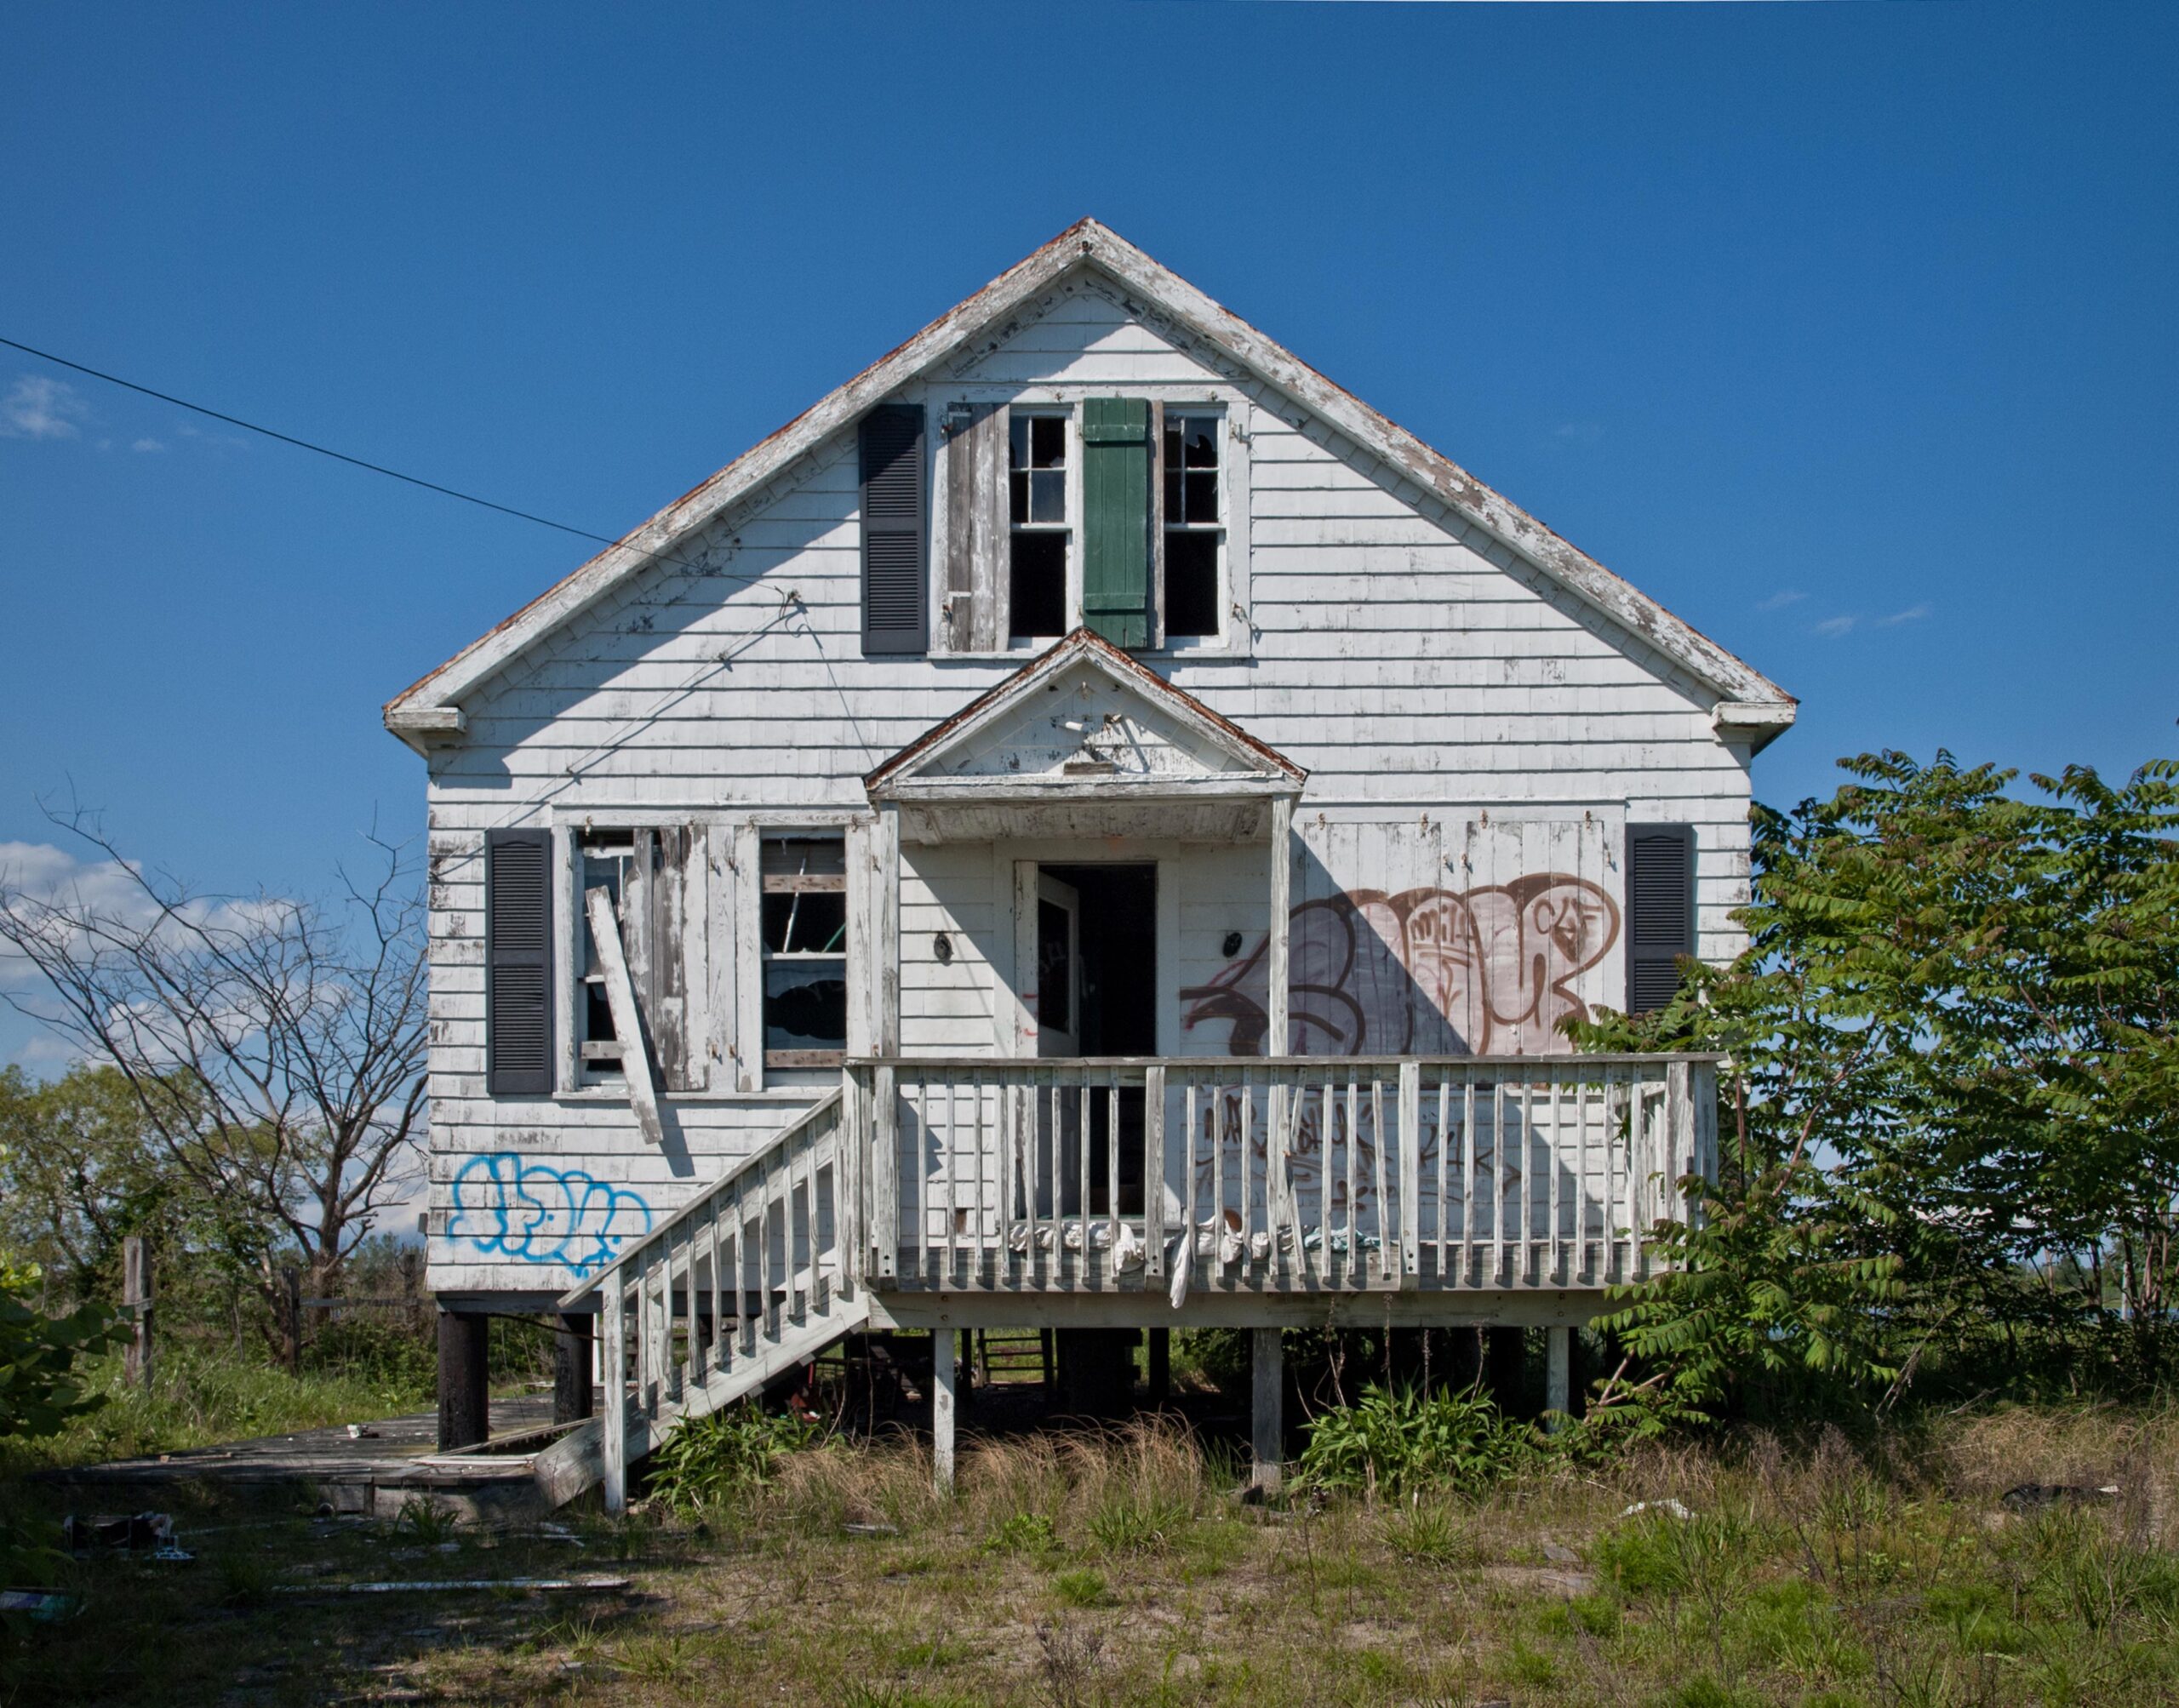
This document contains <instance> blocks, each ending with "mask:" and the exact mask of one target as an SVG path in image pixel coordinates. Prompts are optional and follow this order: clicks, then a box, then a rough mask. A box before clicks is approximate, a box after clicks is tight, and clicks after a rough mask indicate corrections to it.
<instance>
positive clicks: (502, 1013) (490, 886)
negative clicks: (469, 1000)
mask: <svg viewBox="0 0 2179 1708" xmlns="http://www.w3.org/2000/svg"><path fill="white" fill-rule="evenodd" d="M484 968H485V971H484V1088H485V1090H486V1091H487V1092H488V1093H489V1094H491V1095H492V1096H495V1097H541V1096H544V1095H546V1094H548V1093H550V1092H551V1090H552V832H551V831H541V830H540V831H490V832H489V834H488V835H487V836H486V837H485V839H484Z"/></svg>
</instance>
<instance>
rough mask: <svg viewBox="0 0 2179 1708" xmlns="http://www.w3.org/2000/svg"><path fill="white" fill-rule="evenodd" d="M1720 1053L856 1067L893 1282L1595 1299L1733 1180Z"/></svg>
mask: <svg viewBox="0 0 2179 1708" xmlns="http://www.w3.org/2000/svg"><path fill="white" fill-rule="evenodd" d="M1716 1061H1717V1058H1715V1057H1712V1056H1696V1055H1675V1056H1661V1055H1642V1056H1594V1055H1590V1056H1525V1057H1516V1058H1506V1059H1491V1058H1477V1057H1457V1058H1448V1059H1442V1060H1441V1059H1420V1060H1418V1059H1415V1058H1387V1059H1358V1058H1325V1057H1291V1058H1279V1059H1272V1060H1263V1059H1258V1060H1237V1059H1229V1058H1167V1059H1162V1060H1141V1059H1129V1060H1041V1061H1008V1060H992V1059H989V1058H976V1059H968V1058H961V1059H915V1058H888V1059H879V1060H861V1061H856V1062H854V1063H852V1064H850V1065H849V1068H848V1071H847V1075H848V1086H849V1098H850V1103H851V1105H852V1116H851V1118H852V1120H853V1122H854V1125H855V1129H856V1131H857V1133H858V1134H859V1135H867V1140H868V1152H867V1154H868V1156H869V1158H870V1165H871V1166H870V1173H869V1176H868V1180H869V1191H870V1197H869V1200H868V1206H869V1208H868V1222H867V1227H868V1233H869V1240H868V1243H867V1245H866V1247H865V1248H864V1250H865V1251H866V1254H867V1259H868V1263H869V1280H870V1282H871V1283H872V1285H874V1286H876V1287H877V1288H881V1289H883V1288H947V1289H956V1288H959V1289H969V1288H992V1289H998V1290H1007V1291H1016V1290H1022V1291H1044V1290H1059V1291H1078V1290H1085V1289H1087V1290H1107V1289H1113V1288H1147V1287H1159V1288H1166V1289H1168V1290H1169V1291H1170V1293H1171V1294H1172V1295H1173V1299H1174V1302H1175V1304H1176V1305H1177V1304H1178V1303H1180V1302H1181V1300H1182V1299H1183V1298H1184V1297H1185V1294H1187V1291H1189V1290H1190V1289H1192V1288H1226V1289H1248V1290H1272V1291H1279V1290H1287V1289H1313V1288H1393V1289H1407V1288H1494V1289H1503V1288H1568V1287H1594V1286H1601V1285H1604V1284H1605V1283H1607V1282H1616V1281H1626V1280H1631V1279H1635V1278H1638V1277H1641V1276H1643V1275H1646V1274H1647V1273H1649V1272H1650V1262H1651V1260H1650V1256H1649V1254H1648V1253H1647V1252H1646V1250H1645V1248H1644V1242H1643V1235H1644V1231H1646V1230H1648V1229H1649V1228H1650V1226H1651V1225H1652V1224H1654V1223H1655V1222H1656V1220H1658V1219H1659V1218H1660V1217H1665V1216H1679V1217H1688V1216H1691V1215H1692V1214H1695V1213H1696V1208H1697V1206H1696V1204H1695V1203H1694V1202H1691V1201H1690V1197H1689V1196H1688V1195H1687V1194H1686V1193H1685V1191H1684V1190H1683V1187H1682V1185H1681V1183H1682V1181H1683V1180H1684V1178H1685V1177H1688V1176H1699V1177H1701V1178H1703V1179H1706V1180H1714V1179H1715V1178H1716V1168H1717V1157H1716V1134H1715V1094H1714V1088H1715V1072H1716Z"/></svg>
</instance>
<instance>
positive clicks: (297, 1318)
mask: <svg viewBox="0 0 2179 1708" xmlns="http://www.w3.org/2000/svg"><path fill="white" fill-rule="evenodd" d="M286 1278H287V1282H288V1374H289V1375H290V1376H293V1377H295V1378H296V1379H297V1380H300V1379H301V1377H302V1374H303V1272H302V1271H300V1269H296V1268H294V1267H292V1266H291V1267H290V1268H289V1270H288V1271H287V1277H286Z"/></svg>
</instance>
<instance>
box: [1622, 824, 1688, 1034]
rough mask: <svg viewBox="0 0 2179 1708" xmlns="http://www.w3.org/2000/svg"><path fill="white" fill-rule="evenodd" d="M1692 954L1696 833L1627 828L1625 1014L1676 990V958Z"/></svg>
mask: <svg viewBox="0 0 2179 1708" xmlns="http://www.w3.org/2000/svg"><path fill="white" fill-rule="evenodd" d="M1694 952H1695V831H1694V827H1693V826H1692V825H1628V826H1627V1013H1628V1014H1647V1013H1649V1012H1650V1010H1651V1009H1653V1008H1663V1007H1664V1006H1665V1004H1666V1003H1669V1002H1670V1001H1672V999H1673V995H1674V994H1675V993H1676V992H1677V991H1679V964H1678V960H1679V957H1680V956H1682V955H1692V954H1693V953H1694Z"/></svg>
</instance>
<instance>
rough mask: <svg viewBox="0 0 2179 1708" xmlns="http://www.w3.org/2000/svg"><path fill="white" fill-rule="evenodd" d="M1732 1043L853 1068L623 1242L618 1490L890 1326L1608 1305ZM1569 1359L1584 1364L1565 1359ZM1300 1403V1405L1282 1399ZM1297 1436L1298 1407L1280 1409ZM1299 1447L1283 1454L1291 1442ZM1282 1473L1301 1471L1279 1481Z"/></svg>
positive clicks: (946, 1331) (1698, 1163)
mask: <svg viewBox="0 0 2179 1708" xmlns="http://www.w3.org/2000/svg"><path fill="white" fill-rule="evenodd" d="M1715 1071H1716V1058H1714V1057H1709V1056H1696V1055H1673V1056H1556V1057H1522V1058H1509V1059H1497V1060H1493V1059H1487V1058H1473V1057H1468V1058H1450V1059H1435V1058H1420V1057H1407V1058H1386V1059H1375V1060H1356V1059H1339V1058H1314V1057H1306V1056H1303V1057H1286V1058H1270V1059H1257V1060H1241V1059H1230V1058H1227V1059H1205V1058H1153V1059H1147V1060H1006V1059H975V1060H970V1059H918V1058H905V1057H884V1058H872V1059H865V1060H856V1061H854V1062H851V1063H850V1064H849V1065H848V1066H847V1068H846V1069H845V1071H844V1076H843V1084H842V1087H841V1089H840V1091H839V1092H838V1093H837V1094H834V1095H832V1096H829V1097H827V1098H826V1099H825V1100H824V1101H823V1102H821V1104H820V1105H817V1106H816V1107H815V1109H813V1110H811V1111H809V1113H808V1114H806V1115H805V1116H804V1117H802V1118H800V1119H799V1120H798V1121H796V1122H794V1123H793V1124H792V1125H791V1126H790V1127H788V1128H786V1130H785V1131H783V1132H782V1133H781V1134H779V1136H778V1137H777V1138H776V1139H775V1140H773V1141H772V1142H771V1143H770V1144H769V1145H766V1146H765V1147H764V1149H763V1150H762V1151H759V1152H758V1153H757V1154H756V1155H754V1156H752V1157H749V1158H748V1159H747V1160H746V1161H745V1162H742V1163H741V1165H739V1166H738V1167H736V1168H734V1169H733V1170H732V1171H730V1172H729V1174H727V1175H726V1176H725V1177H724V1178H723V1179H722V1180H719V1181H718V1182H717V1183H716V1184H715V1185H712V1187H710V1188H709V1189H707V1190H706V1191H703V1192H701V1193H700V1194H698V1195H697V1196H696V1197H695V1198H694V1199H693V1200H691V1201H690V1202H689V1203H687V1204H686V1205H685V1206H684V1207H683V1208H682V1209H681V1210H680V1211H679V1213H678V1214H676V1215H674V1216H673V1217H672V1219H671V1220H667V1221H666V1222H664V1223H663V1224H661V1225H660V1226H659V1227H657V1228H656V1229H655V1230H654V1231H652V1232H651V1233H650V1234H649V1237H647V1238H645V1239H644V1240H643V1242H641V1243H640V1244H638V1245H637V1246H635V1247H633V1248H630V1249H628V1250H626V1251H625V1252H624V1253H623V1254H621V1257H620V1258H619V1259H618V1260H616V1261H615V1263H613V1264H612V1265H610V1266H609V1268H607V1269H606V1270H605V1271H603V1272H602V1273H601V1274H600V1275H599V1276H598V1277H596V1278H595V1279H594V1280H593V1281H591V1282H586V1283H585V1284H584V1285H583V1286H581V1287H580V1288H576V1289H575V1290H574V1291H573V1292H571V1293H569V1294H568V1295H567V1297H566V1298H565V1299H564V1300H563V1301H562V1305H563V1309H567V1310H579V1309H587V1308H591V1306H592V1300H595V1301H596V1308H597V1309H598V1311H600V1312H601V1320H600V1323H599V1338H600V1341H601V1345H602V1355H603V1369H604V1370H605V1371H606V1372H608V1373H613V1372H621V1373H624V1374H623V1380H622V1382H621V1384H620V1385H619V1393H620V1396H621V1403H620V1404H617V1405H616V1404H615V1403H612V1401H611V1391H612V1390H613V1389H614V1387H615V1384H614V1383H613V1381H612V1380H611V1376H610V1374H609V1376H608V1379H607V1384H606V1386H607V1389H608V1393H607V1395H605V1396H602V1398H603V1400H604V1403H603V1406H602V1411H603V1418H602V1440H601V1442H600V1446H601V1448H602V1451H603V1476H604V1477H605V1481H606V1486H607V1497H608V1499H609V1502H611V1501H615V1500H617V1499H621V1498H623V1497H624V1492H625V1477H626V1466H627V1465H628V1464H629V1462H630V1461H631V1460H634V1459H638V1458H640V1457H641V1456H642V1455H643V1454H644V1453H645V1452H647V1451H649V1448H650V1447H651V1446H653V1445H655V1443H656V1442H657V1441H659V1440H660V1439H662V1437H663V1436H664V1434H665V1433H666V1431H668V1430H669V1429H671V1428H672V1425H673V1424H674V1423H675V1422H676V1421H677V1420H679V1419H681V1418H683V1417H687V1416H691V1415H695V1414H701V1413H703V1412H706V1411H710V1410H712V1409H714V1408H718V1407H719V1406H722V1405H725V1404H729V1403H731V1402H733V1401H735V1400H736V1399H738V1398H740V1397H743V1396H745V1395H746V1394H748V1393H751V1392H752V1391H755V1390H756V1389H757V1388H758V1387H759V1386H761V1385H763V1384H764V1383H765V1382H767V1381H769V1380H771V1379H772V1378H773V1377H775V1376H776V1375H778V1374H781V1373H782V1372H784V1371H786V1370H787V1369H789V1368H792V1367H793V1366H794V1365H796V1364H798V1362H802V1361H803V1360H804V1359H806V1358H808V1357H811V1356H813V1355H814V1354H815V1352H816V1351H820V1350H821V1349H822V1348H823V1347H824V1346H826V1345H829V1344H831V1342H832V1341H833V1340H837V1339H838V1338H839V1336H841V1335H843V1334H848V1333H851V1332H854V1331H855V1330H856V1329H859V1328H864V1327H898V1328H929V1329H932V1330H934V1331H940V1332H938V1333H937V1334H936V1335H935V1345H936V1347H937V1349H938V1352H937V1357H936V1358H935V1367H936V1368H935V1384H936V1402H935V1406H934V1428H935V1432H936V1437H937V1440H938V1443H939V1459H938V1462H939V1465H940V1471H941V1476H942V1477H943V1476H946V1475H947V1474H949V1468H950V1464H951V1442H952V1378H953V1361H952V1338H953V1337H952V1333H951V1332H950V1331H952V1330H956V1329H959V1328H970V1327H977V1326H988V1325H1000V1324H1005V1325H1021V1326H1032V1325H1033V1326H1055V1327H1069V1328H1095V1327H1156V1328H1190V1327H1197V1326H1206V1325H1209V1324H1212V1323H1217V1324H1223V1325H1229V1326H1245V1327H1250V1328H1255V1329H1256V1330H1257V1331H1259V1333H1258V1345H1259V1348H1260V1354H1261V1357H1265V1358H1267V1359H1268V1360H1269V1361H1270V1362H1271V1363H1272V1364H1273V1365H1274V1366H1275V1362H1276V1357H1277V1343H1278V1336H1277V1333H1276V1331H1277V1329H1278V1328H1281V1327H1287V1326H1300V1325H1303V1324H1308V1323H1316V1324H1330V1323H1337V1322H1353V1321H1358V1320H1366V1321H1370V1322H1386V1323H1391V1324H1395V1325H1402V1326H1421V1325H1429V1324H1456V1323H1499V1324H1506V1323H1514V1322H1530V1323H1533V1322H1541V1323H1545V1324H1547V1325H1550V1326H1553V1327H1555V1328H1570V1327H1572V1326H1575V1325H1577V1324H1579V1323H1580V1322H1583V1321H1586V1320H1587V1319H1588V1318H1589V1317H1593V1316H1594V1315H1595V1314H1596V1313H1597V1311H1598V1310H1599V1307H1600V1305H1601V1303H1602V1299H1603V1289H1604V1288H1606V1287H1607V1286H1610V1285H1611V1284H1613V1283H1615V1282H1625V1281H1630V1280H1635V1279H1639V1278H1640V1277H1643V1276H1645V1275H1647V1274H1649V1273H1650V1271H1651V1265H1652V1263H1653V1256H1652V1254H1651V1253H1650V1251H1649V1249H1648V1248H1647V1247H1646V1246H1645V1245H1644V1232H1645V1231H1646V1230H1647V1229H1649V1228H1650V1226H1651V1225H1654V1224H1655V1223H1656V1221H1657V1220H1660V1219H1661V1218H1667V1217H1687V1216H1690V1215H1692V1214H1696V1209H1697V1206H1696V1203H1695V1202H1694V1201H1693V1198H1692V1197H1691V1195H1690V1192H1689V1191H1688V1189H1687V1186H1686V1184H1685V1183H1686V1182H1687V1181H1688V1180H1690V1178H1696V1179H1705V1180H1707V1179H1714V1178H1715V1174H1716V1166H1717V1156H1716V1134H1715V1127H1714V1114H1715V1105H1716V1098H1715ZM1553 1357H1554V1363H1555V1364H1556V1363H1557V1362H1559V1360H1560V1359H1561V1358H1562V1357H1563V1348H1558V1347H1556V1346H1555V1347H1554V1354H1553ZM1267 1403H1268V1404H1269V1405H1270V1406H1271V1408H1272V1409H1273V1411H1274V1412H1275V1408H1276V1396H1275V1391H1274V1392H1273V1394H1272V1396H1271V1397H1270V1398H1269V1400H1268V1401H1267V1400H1266V1399H1265V1398H1264V1397H1263V1395H1262V1393H1261V1391H1260V1395H1259V1409H1260V1411H1261V1409H1262V1408H1264V1406H1265V1405H1266V1404H1267ZM1258 1434H1259V1439H1260V1440H1267V1441H1271V1442H1275V1441H1276V1439H1277V1420H1276V1418H1275V1416H1272V1417H1269V1418H1268V1419H1267V1418H1263V1417H1260V1418H1259V1430H1258ZM1273 1458H1274V1460H1275V1453H1274V1454H1273ZM1265 1471H1266V1474H1267V1476H1275V1474H1276V1471H1275V1464H1274V1465H1267V1466H1266V1467H1265Z"/></svg>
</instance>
